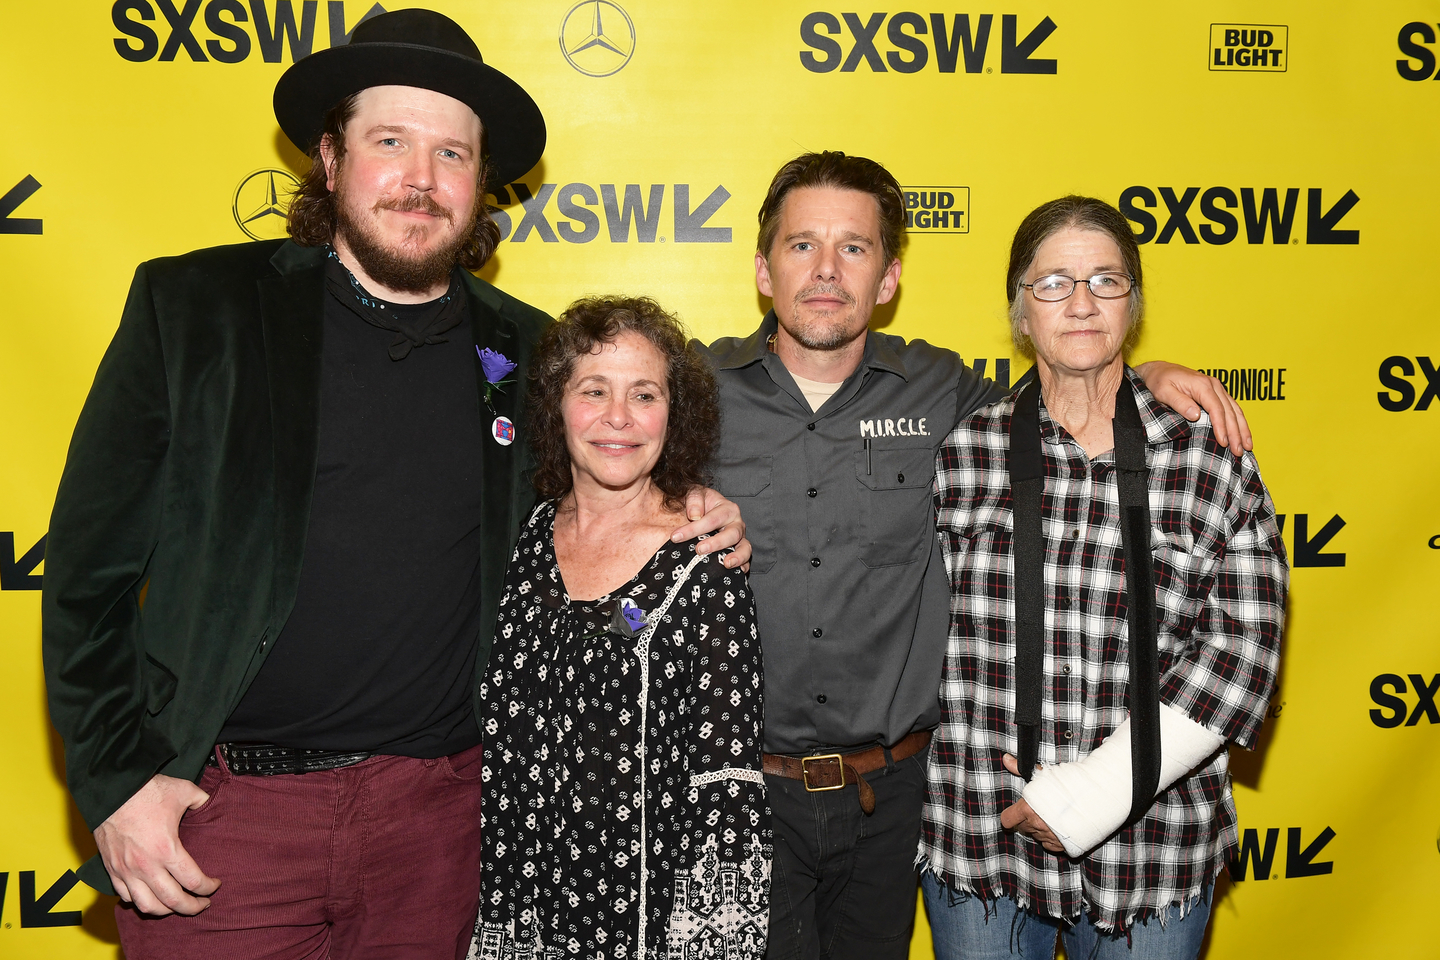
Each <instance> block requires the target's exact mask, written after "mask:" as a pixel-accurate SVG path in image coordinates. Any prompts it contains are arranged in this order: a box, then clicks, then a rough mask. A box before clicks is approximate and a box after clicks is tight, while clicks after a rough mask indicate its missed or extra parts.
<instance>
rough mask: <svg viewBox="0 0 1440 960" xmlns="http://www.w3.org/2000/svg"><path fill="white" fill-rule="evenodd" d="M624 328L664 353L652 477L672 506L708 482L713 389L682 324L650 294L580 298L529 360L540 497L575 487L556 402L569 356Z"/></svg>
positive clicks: (715, 440) (715, 426) (714, 437)
mask: <svg viewBox="0 0 1440 960" xmlns="http://www.w3.org/2000/svg"><path fill="white" fill-rule="evenodd" d="M627 331H632V332H634V333H638V334H639V335H640V336H642V337H644V338H645V339H646V340H648V341H650V343H652V344H654V346H655V349H657V350H659V351H660V355H661V356H663V357H664V358H665V386H666V390H667V391H668V392H669V394H670V412H669V416H668V418H667V420H666V423H665V446H664V449H662V450H661V452H660V459H659V460H657V461H656V463H655V469H654V471H653V472H652V473H651V474H650V480H651V482H652V483H654V484H655V486H656V488H657V489H659V491H660V492H661V493H662V494H663V495H664V497H665V506H666V507H668V508H670V509H671V510H674V509H678V508H679V507H680V506H682V505H683V504H684V501H685V495H686V494H688V493H689V492H690V491H691V490H692V489H694V488H695V487H698V486H703V485H705V484H707V483H709V481H710V459H711V457H713V456H714V454H715V449H716V448H717V447H718V446H719V444H720V401H719V396H718V394H719V388H718V386H717V385H716V382H715V374H714V372H713V371H712V370H711V369H710V364H709V363H708V362H707V361H706V360H705V358H704V357H702V356H700V353H699V351H697V350H696V349H695V348H694V347H693V346H691V344H690V337H689V334H687V333H686V331H685V327H684V325H682V324H681V323H680V321H679V320H678V319H676V318H675V317H674V316H672V315H671V314H669V313H666V312H665V310H664V309H663V308H662V307H661V306H660V304H658V303H656V302H655V301H654V300H651V299H650V298H649V297H620V296H605V297H586V298H584V299H582V300H576V301H575V302H574V303H572V304H570V306H568V307H566V308H565V312H564V313H562V314H561V315H560V319H559V320H557V321H556V322H555V323H554V324H553V325H551V326H550V328H549V329H547V330H546V331H545V333H544V335H543V336H542V337H541V338H540V343H539V344H538V345H537V346H536V348H535V356H534V357H533V358H532V360H531V361H530V392H529V408H528V416H529V427H530V431H529V432H530V445H531V448H532V449H533V451H534V453H535V460H536V463H537V466H536V468H535V473H534V476H533V481H534V484H535V489H536V490H537V491H538V492H539V494H540V496H541V497H544V498H545V499H556V498H559V497H563V496H565V495H566V494H567V493H569V492H570V490H571V488H572V487H573V486H574V477H573V475H572V473H571V471H570V452H569V450H568V448H567V447H566V445H565V417H564V412H563V409H562V403H563V400H564V398H565V388H566V386H567V385H568V384H569V383H570V377H571V376H572V374H573V373H574V370H575V361H576V360H577V359H578V358H580V357H582V356H584V355H585V354H588V353H593V352H595V350H597V349H598V348H599V347H600V345H601V344H606V343H614V342H615V340H616V338H617V337H619V336H620V335H621V334H622V333H625V332H627Z"/></svg>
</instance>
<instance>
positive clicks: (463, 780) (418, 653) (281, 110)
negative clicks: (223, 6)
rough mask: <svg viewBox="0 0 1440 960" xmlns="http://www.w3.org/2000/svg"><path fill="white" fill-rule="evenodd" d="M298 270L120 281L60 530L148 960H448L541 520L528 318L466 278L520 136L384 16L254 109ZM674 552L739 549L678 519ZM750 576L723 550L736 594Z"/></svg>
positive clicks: (70, 704)
mask: <svg viewBox="0 0 1440 960" xmlns="http://www.w3.org/2000/svg"><path fill="white" fill-rule="evenodd" d="M275 113H276V117H277V119H278V121H279V123H280V127H281V129H282V130H283V131H284V132H285V134H286V135H287V136H288V137H289V138H290V139H291V140H292V141H293V142H294V143H295V144H297V145H298V146H300V147H301V148H302V149H303V148H306V147H309V148H310V155H311V158H312V161H313V167H312V169H311V171H310V173H309V175H308V176H307V177H306V179H305V182H304V184H303V186H302V188H301V191H300V194H299V196H298V197H297V199H296V201H295V203H294V204H293V206H292V209H291V213H290V232H291V239H289V240H285V241H275V242H270V243H249V244H242V245H238V246H229V247H219V248H213V249H208V250H197V251H194V252H191V253H188V254H185V255H183V256H179V257H173V258H166V259H161V260H154V261H151V262H149V263H145V264H142V265H141V266H140V268H139V270H138V271H137V272H136V276H135V280H134V284H133V286H132V287H131V290H130V295H129V299H128V301H127V302H126V305H125V310H124V313H123V316H122V318H121V321H120V326H119V329H118V331H117V332H116V334H115V338H114V341H113V342H112V343H111V345H110V348H109V350H108V351H107V352H106V354H105V357H104V359H103V360H102V361H101V364H100V368H99V371H98V373H97V374H96V378H95V383H94V386H93V388H92V390H91V392H90V396H89V398H88V400H87V401H86V403H85V407H84V410H83V411H82V413H81V415H80V419H79V421H78V423H77V426H76V429H75V435H74V439H73V441H72V443H71V447H70V453H69V457H68V460H67V462H66V465H65V471H64V475H63V477H62V480H61V483H60V490H59V494H58V496H57V499H56V503H55V510H54V514H53V517H52V519H51V525H50V538H49V541H48V545H47V552H48V555H47V558H46V559H47V563H46V575H45V593H44V601H43V615H44V654H45V674H46V682H47V686H48V693H49V700H50V710H51V717H52V720H53V722H54V725H55V728H56V729H57V730H58V731H59V732H60V734H61V736H62V737H63V738H64V740H65V750H66V774H67V779H68V781H69V785H70V789H71V793H72V795H73V796H74V799H75V803H76V805H77V807H78V808H79V810H80V812H81V814H82V815H83V816H84V817H85V819H86V821H87V823H88V824H89V825H90V826H91V828H92V829H93V830H94V833H95V839H96V843H97V846H98V849H99V855H98V857H96V858H94V859H92V860H91V861H90V862H89V863H87V864H86V865H85V866H84V867H83V868H82V869H81V872H80V876H81V878H82V879H84V880H86V882H88V883H90V884H91V885H92V886H95V887H96V888H98V889H100V890H102V891H104V892H112V891H113V892H114V893H117V894H118V895H119V896H120V897H121V899H122V901H124V903H122V904H121V905H119V906H117V918H118V924H119V929H120V935H121V941H122V944H123V946H124V948H125V951H126V954H127V955H128V956H130V957H132V958H138V957H146V958H150V957H176V958H182V957H183V958H193V957H197V956H215V957H254V956H265V957H276V958H290V957H297V958H298V957H322V956H344V957H368V956H381V955H383V956H385V957H387V958H404V957H417V958H418V957H426V958H430V957H438V956H445V955H450V954H453V955H455V956H457V957H461V956H464V955H465V953H466V951H467V949H468V947H469V943H470V935H471V931H472V929H473V925H474V921H475V915H476V912H477V906H478V893H479V876H480V862H479V860H480V857H479V849H480V848H479V841H480V806H479V804H480V759H481V751H480V747H479V743H480V729H479V726H478V723H477V720H476V710H477V706H478V703H477V691H478V676H479V673H480V672H481V671H482V670H483V668H484V665H485V661H486V657H487V655H488V653H489V649H490V642H491V631H492V629H493V624H494V623H495V619H496V609H497V605H498V601H499V594H500V588H501V584H502V582H503V579H504V574H505V565H506V561H507V560H508V558H509V554H510V551H511V549H512V546H513V543H514V539H515V536H516V534H517V532H518V530H519V527H520V523H521V521H522V520H523V518H524V517H525V516H526V514H527V512H528V510H529V507H530V505H531V503H532V502H533V496H534V495H533V492H532V491H531V489H530V486H529V484H528V482H526V481H525V480H524V479H523V477H522V472H523V471H524V470H525V468H526V467H527V466H528V457H527V455H526V453H527V451H526V444H525V443H524V437H523V435H522V436H521V437H520V441H521V442H519V443H514V442H512V441H514V440H515V439H516V432H517V426H516V424H517V422H518V421H519V420H520V416H519V413H518V398H519V397H520V396H521V394H522V393H523V391H522V390H520V389H518V388H517V387H516V385H515V383H516V381H523V379H524V378H525V376H526V375H527V372H528V365H529V361H530V356H531V350H532V347H533V345H534V343H535V341H536V339H537V337H538V336H539V334H540V332H541V330H542V329H543V328H544V327H545V325H546V324H547V323H548V322H549V318H548V317H547V316H546V315H545V314H543V313H541V312H540V311H538V310H536V309H534V308H533V307H529V306H527V305H525V304H524V303H521V302H520V301H519V300H516V299H515V298H513V297H510V296H508V295H506V294H504V293H502V292H501V291H499V290H497V289H495V288H494V287H492V286H490V285H489V284H486V283H484V282H483V281H480V280H478V279H476V278H475V277H474V276H472V275H471V274H470V273H469V272H468V270H473V269H476V268H478V267H479V266H481V265H482V264H483V263H484V262H485V261H486V259H487V258H488V257H489V256H490V255H491V254H492V253H493V251H494V249H495V246H496V244H497V243H498V242H499V240H500V236H499V231H498V229H497V228H496V226H495V224H494V223H493V222H492V221H491V220H490V217H489V215H488V213H487V212H486V208H485V204H484V199H485V184H486V182H487V179H488V178H494V179H495V180H498V182H502V183H505V182H511V181H513V180H515V179H518V178H519V177H520V176H521V175H522V174H524V173H525V172H526V171H528V170H529V169H530V168H531V167H533V166H534V165H535V163H536V162H537V161H538V160H539V159H540V155H541V153H542V151H543V149H544V145H545V123H544V119H543V118H542V116H541V113H540V110H539V108H538V107H537V106H536V104H535V102H534V101H533V100H532V99H531V98H530V96H529V95H528V94H526V93H525V91H524V90H523V89H521V87H520V86H519V85H518V84H517V83H515V82H514V81H513V80H511V79H510V78H509V77H507V76H505V75H504V74H503V73H501V72H499V71H498V70H496V69H494V68H493V67H491V66H488V65H486V64H485V63H483V61H482V60H481V57H480V52H479V50H478V49H477V48H476V46H475V44H474V42H473V41H472V40H471V39H470V37H469V36H468V35H467V34H466V33H465V32H464V30H462V29H461V28H460V26H459V25H457V24H456V23H454V22H453V21H451V20H449V19H448V18H446V17H443V16H441V15H439V14H436V13H433V12H431V11H426V10H403V11H398V12H395V13H389V14H384V15H382V16H379V17H375V18H373V19H371V20H368V21H366V22H365V23H363V24H361V25H360V26H358V27H357V28H356V29H355V31H354V34H353V36H352V39H351V40H350V42H349V44H348V45H346V46H342V47H336V48H333V49H330V50H326V51H321V52H319V53H316V54H314V55H313V56H310V57H307V58H305V59H303V60H301V61H299V62H297V63H296V64H295V65H294V66H293V67H291V68H290V69H289V70H288V71H287V72H286V73H285V74H284V76H282V77H281V79H280V81H279V83H278V85H277V86H276V89H275ZM695 500H696V502H693V503H691V504H690V505H689V508H690V509H689V515H690V516H691V517H697V516H700V514H701V513H703V512H705V509H704V508H705V506H706V505H707V503H710V502H713V503H715V509H713V510H711V511H710V512H709V513H706V514H705V516H703V517H701V518H700V519H699V520H698V521H696V522H694V523H691V524H689V525H687V526H686V527H684V528H682V529H681V530H679V531H677V532H676V535H677V537H683V538H685V539H688V538H690V537H693V536H696V535H698V534H699V533H704V532H708V531H711V530H716V529H719V528H721V527H722V525H725V527H724V529H720V530H719V534H718V535H717V536H715V537H712V538H710V539H709V540H707V541H705V546H704V550H705V552H709V551H711V550H715V549H720V548H723V547H726V546H729V545H732V544H735V543H736V542H737V541H740V537H741V528H740V526H739V523H738V513H737V512H736V510H735V508H734V505H733V504H730V503H728V502H725V501H720V500H719V499H718V497H715V496H714V495H710V496H708V497H704V496H702V497H697V498H695ZM746 556H748V545H747V544H744V543H743V542H740V549H739V551H738V552H737V553H736V554H732V555H731V556H730V557H728V558H727V561H726V562H727V563H728V565H730V566H735V565H738V564H739V563H741V562H743V560H744V559H745V558H746Z"/></svg>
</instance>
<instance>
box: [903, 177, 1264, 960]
mask: <svg viewBox="0 0 1440 960" xmlns="http://www.w3.org/2000/svg"><path fill="white" fill-rule="evenodd" d="M1141 280H1142V274H1141V266H1140V251H1139V248H1138V247H1137V246H1136V243H1135V238H1134V235H1133V234H1132V232H1131V230H1130V225H1129V223H1128V222H1127V221H1126V220H1125V218H1124V217H1123V216H1122V215H1121V214H1120V213H1119V211H1117V210H1116V209H1115V208H1114V207H1112V206H1110V205H1109V204H1107V203H1105V202H1103V201H1101V200H1095V199H1091V198H1088V197H1073V196H1072V197H1064V198H1061V199H1059V200H1054V201H1051V202H1050V203H1047V204H1044V205H1042V206H1041V207H1039V208H1038V209H1036V210H1035V211H1033V212H1032V213H1031V214H1030V215H1029V216H1027V217H1026V218H1025V220H1024V222H1023V223H1021V225H1020V228H1019V230H1018V231H1017V232H1016V234H1015V239H1014V242H1013V244H1012V246H1011V251H1010V268H1009V274H1008V277H1007V283H1006V294H1007V296H1008V298H1009V301H1010V321H1011V329H1012V334H1013V337H1014V339H1015V342H1016V344H1017V345H1018V346H1019V347H1020V348H1021V350H1023V351H1024V352H1026V353H1029V354H1032V355H1033V356H1034V358H1035V375H1034V376H1030V377H1026V378H1025V379H1023V380H1022V381H1021V382H1020V384H1018V385H1017V388H1016V390H1015V391H1014V392H1012V393H1011V394H1010V395H1009V396H1008V397H1006V398H1005V399H1003V400H1001V401H999V402H998V403H995V404H993V405H991V406H989V407H986V408H984V409H982V410H980V411H979V412H978V413H976V414H974V415H973V416H971V417H970V418H969V419H967V420H965V421H963V422H962V423H961V424H960V425H959V426H957V427H956V428H955V430H954V431H953V432H952V433H951V434H950V437H949V438H948V440H947V441H946V442H945V444H944V445H943V446H942V447H941V449H940V453H939V455H938V458H937V469H936V482H937V509H938V522H939V527H940V535H941V543H942V547H943V553H944V558H945V564H946V570H947V572H948V574H949V577H950V585H951V620H950V640H949V647H948V652H947V656H946V662H945V674H944V680H943V682H942V687H941V702H942V707H943V715H942V720H941V724H940V728H939V730H938V731H937V735H936V739H935V747H934V749H933V751H932V754H931V761H930V771H929V774H930V776H929V780H930V784H929V794H928V799H927V803H926V810H925V822H924V833H923V837H922V840H921V851H920V852H921V860H922V863H923V865H924V867H925V872H924V874H923V880H922V882H923V885H924V889H925V900H926V906H927V910H928V913H929V917H930V924H931V928H932V930H933V931H934V937H935V954H936V956H937V958H939V960H949V958H966V960H988V958H992V957H995V958H998V957H1013V956H1018V957H1026V958H1044V960H1049V958H1051V957H1053V956H1054V954H1055V945H1056V939H1057V936H1063V937H1064V939H1065V952H1066V954H1067V955H1068V956H1071V957H1088V958H1093V957H1101V958H1108V957H1117V958H1118V957H1127V958H1166V960H1170V958H1193V957H1195V956H1197V954H1198V952H1199V949H1200V945H1201V942H1202V940H1203V938H1204V933H1205V925H1206V922H1207V920H1208V917H1209V914H1210V895H1211V890H1212V884H1213V881H1214V878H1215V876H1216V874H1217V873H1218V872H1219V871H1220V868H1221V867H1222V866H1223V865H1224V863H1225V862H1226V860H1227V858H1228V857H1230V856H1231V855H1232V854H1233V853H1234V851H1235V849H1236V843H1237V836H1236V818H1235V805H1234V801H1233V799H1232V797H1231V793H1230V785H1229V776H1228V765H1227V752H1226V746H1227V744H1231V743H1234V744H1238V745H1240V746H1242V747H1247V748H1248V747H1251V746H1253V744H1254V742H1255V738H1256V734H1257V732H1258V730H1259V728H1260V724H1261V721H1262V720H1263V719H1264V716H1265V709H1266V706H1267V703H1268V700H1269V697H1270V694H1271V692H1272V690H1273V688H1274V685H1275V675H1276V668H1277V665H1278V662H1279V643H1280V632H1281V625H1282V621H1283V617H1284V608H1285V591H1286V587H1287V580H1288V571H1287V567H1286V562H1285V550H1284V546H1283V544H1282V543H1281V540H1280V532H1279V529H1278V526H1277V523H1276V518H1275V510H1274V506H1273V505H1272V504H1271V501H1270V497H1269V494H1268V493H1267V492H1266V490H1265V486H1264V484H1263V483H1262V482H1261V479H1260V472H1259V469H1258V467H1257V466H1256V463H1255V459H1254V457H1253V456H1252V455H1251V454H1248V453H1247V454H1245V455H1244V456H1236V455H1234V454H1232V453H1230V452H1229V451H1228V450H1226V449H1225V447H1223V446H1222V445H1221V444H1219V443H1218V442H1217V441H1216V440H1215V438H1214V436H1213V434H1212V431H1211V427H1210V422H1209V420H1208V419H1206V418H1203V417H1202V418H1201V419H1200V420H1199V421H1198V422H1196V423H1193V424H1192V423H1189V422H1187V421H1186V420H1184V419H1183V418H1182V417H1180V416H1179V415H1177V414H1175V413H1174V412H1172V411H1171V410H1168V409H1166V408H1165V407H1164V406H1162V405H1160V404H1158V403H1156V401H1155V398H1154V397H1153V396H1152V395H1151V393H1150V391H1148V390H1147V389H1146V388H1145V385H1144V383H1143V382H1142V381H1141V379H1140V378H1139V377H1138V376H1136V375H1135V373H1134V371H1133V370H1131V369H1130V367H1129V366H1127V365H1126V363H1125V357H1124V353H1125V349H1126V348H1127V346H1129V345H1130V344H1132V343H1133V342H1134V340H1135V339H1136V335H1137V332H1138V325H1139V322H1140V318H1141V314H1142V312H1143V308H1144V298H1143V292H1142V291H1143V285H1142V282H1141Z"/></svg>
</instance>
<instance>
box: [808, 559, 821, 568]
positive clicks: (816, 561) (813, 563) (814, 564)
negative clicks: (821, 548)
mask: <svg viewBox="0 0 1440 960" xmlns="http://www.w3.org/2000/svg"><path fill="white" fill-rule="evenodd" d="M810 566H812V567H818V566H820V558H819V557H811V558H810Z"/></svg>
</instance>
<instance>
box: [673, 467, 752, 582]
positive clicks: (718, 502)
mask: <svg viewBox="0 0 1440 960" xmlns="http://www.w3.org/2000/svg"><path fill="white" fill-rule="evenodd" d="M685 516H686V517H688V518H689V519H690V522H689V523H687V524H685V526H683V527H681V528H680V529H679V530H676V531H675V532H674V533H672V534H670V542H671V543H684V542H685V541H686V540H694V539H695V538H696V537H698V536H701V535H702V534H707V533H708V534H710V538H709V539H708V540H701V541H700V542H699V543H698V544H696V545H695V552H696V553H698V554H702V555H703V554H707V553H714V552H715V551H716V550H724V549H725V548H727V547H733V548H734V551H733V552H732V553H730V554H729V555H728V556H726V557H724V558H722V559H721V561H720V562H721V563H723V564H724V565H725V566H727V567H729V568H731V569H732V570H733V569H734V568H736V567H739V568H740V569H741V570H743V571H745V572H746V573H749V572H750V541H749V540H746V539H745V521H744V520H743V519H741V517H740V508H739V507H737V506H736V505H735V504H734V502H732V501H730V500H726V499H725V498H724V497H722V496H720V494H719V493H717V492H716V491H714V490H711V489H710V488H709V487H705V488H703V489H696V490H691V491H690V493H689V494H687V495H686V497H685Z"/></svg>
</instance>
